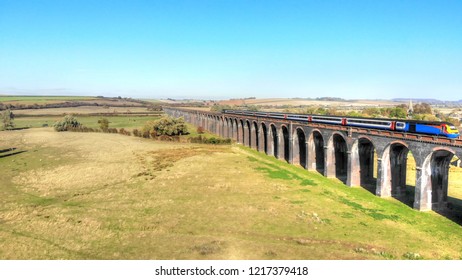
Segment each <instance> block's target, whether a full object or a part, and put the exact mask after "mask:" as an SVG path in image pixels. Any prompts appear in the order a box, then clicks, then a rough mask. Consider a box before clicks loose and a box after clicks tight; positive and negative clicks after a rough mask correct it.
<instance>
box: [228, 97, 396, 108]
mask: <svg viewBox="0 0 462 280" xmlns="http://www.w3.org/2000/svg"><path fill="white" fill-rule="evenodd" d="M220 104H222V105H258V106H284V105H290V106H331V107H353V106H354V107H378V106H396V105H399V104H400V103H399V102H393V101H388V100H352V101H351V100H345V101H329V100H311V99H303V98H257V99H231V100H223V101H220Z"/></svg>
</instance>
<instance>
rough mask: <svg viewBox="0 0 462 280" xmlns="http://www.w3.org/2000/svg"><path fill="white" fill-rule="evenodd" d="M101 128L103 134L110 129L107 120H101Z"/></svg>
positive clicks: (99, 121)
mask: <svg viewBox="0 0 462 280" xmlns="http://www.w3.org/2000/svg"><path fill="white" fill-rule="evenodd" d="M98 123H99V127H100V128H101V130H102V131H103V132H107V131H108V129H109V121H108V119H106V118H101V119H99V120H98Z"/></svg>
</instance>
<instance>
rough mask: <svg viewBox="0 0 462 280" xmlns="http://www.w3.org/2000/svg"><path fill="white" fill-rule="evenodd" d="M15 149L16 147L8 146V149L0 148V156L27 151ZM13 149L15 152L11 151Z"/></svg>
mask: <svg viewBox="0 0 462 280" xmlns="http://www.w3.org/2000/svg"><path fill="white" fill-rule="evenodd" d="M16 150H17V148H10V149H3V150H0V158H5V157H9V156H14V155H18V154H22V153H24V152H27V151H16ZM13 151H16V152H13Z"/></svg>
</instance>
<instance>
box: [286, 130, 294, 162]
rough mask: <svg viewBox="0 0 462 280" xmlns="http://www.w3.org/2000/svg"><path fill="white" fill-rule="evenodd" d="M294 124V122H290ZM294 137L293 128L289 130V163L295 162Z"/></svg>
mask: <svg viewBox="0 0 462 280" xmlns="http://www.w3.org/2000/svg"><path fill="white" fill-rule="evenodd" d="M290 126H292V124H290ZM293 141H294V139H293V137H292V133H291V129H290V130H289V141H288V143H287V145H289V163H290V164H294V145H293V144H294V142H293Z"/></svg>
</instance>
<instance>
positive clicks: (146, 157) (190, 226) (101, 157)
mask: <svg viewBox="0 0 462 280" xmlns="http://www.w3.org/2000/svg"><path fill="white" fill-rule="evenodd" d="M0 138H1V139H2V140H3V141H2V142H0V145H2V146H0V150H5V148H7V147H5V145H8V147H15V148H17V150H16V151H24V152H23V153H20V154H16V155H11V156H6V157H0V166H1V168H2V169H1V170H2V171H1V172H2V176H1V178H0V225H1V227H0V240H7V241H8V242H3V243H2V246H1V247H0V258H2V259H460V258H461V257H462V239H461V238H460V237H461V236H462V227H461V226H460V225H458V224H456V223H454V222H452V221H451V220H449V219H447V218H445V217H442V216H440V215H438V214H436V213H433V212H418V211H416V210H414V209H412V208H410V207H408V206H406V205H404V204H403V203H401V202H399V201H397V200H395V199H393V198H387V199H384V198H379V197H376V196H375V195H373V194H371V193H370V192H368V191H366V190H364V189H362V188H359V187H358V188H356V187H355V188H350V187H346V186H345V185H343V184H342V183H341V182H340V181H338V180H335V179H334V180H333V179H328V178H325V177H323V176H322V175H321V174H318V173H317V172H308V171H306V170H304V169H302V168H300V167H297V166H293V165H289V164H287V163H285V162H283V161H281V160H278V159H275V158H274V157H269V156H266V155H264V154H262V153H259V152H257V151H254V150H251V149H249V148H246V147H242V146H240V145H234V146H230V145H225V146H213V145H191V144H185V143H167V142H159V141H152V140H148V139H141V138H137V137H126V136H122V135H112V134H102V133H90V134H82V133H68V132H66V133H57V132H54V131H53V130H52V129H28V130H22V131H9V132H0ZM7 152H8V151H7ZM5 153H6V152H3V153H0V156H1V155H5Z"/></svg>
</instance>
